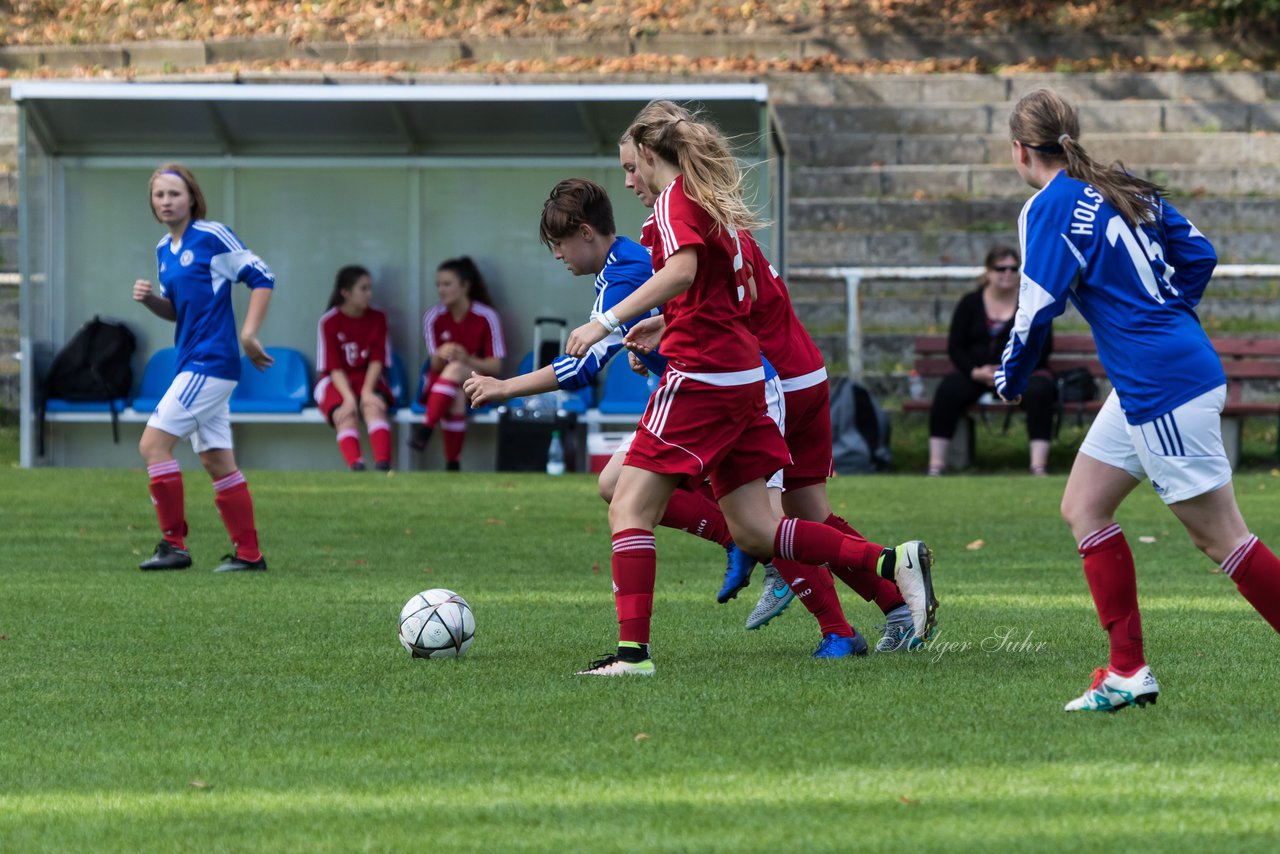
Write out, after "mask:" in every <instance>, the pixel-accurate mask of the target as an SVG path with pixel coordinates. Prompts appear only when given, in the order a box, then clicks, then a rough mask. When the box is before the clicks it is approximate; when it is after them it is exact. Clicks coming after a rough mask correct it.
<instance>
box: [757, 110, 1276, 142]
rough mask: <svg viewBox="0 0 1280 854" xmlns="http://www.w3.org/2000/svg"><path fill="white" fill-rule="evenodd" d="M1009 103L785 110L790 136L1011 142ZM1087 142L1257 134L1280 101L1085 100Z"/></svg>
mask: <svg viewBox="0 0 1280 854" xmlns="http://www.w3.org/2000/svg"><path fill="white" fill-rule="evenodd" d="M1011 107H1012V104H1011V103H1009V102H997V103H978V104H950V103H932V104H921V105H901V104H884V105H873V106H866V105H863V106H838V107H825V108H822V109H818V110H815V109H812V108H810V107H779V108H778V117H779V119H780V120H781V121H782V123H783V126H784V127H786V128H787V132H788V134H789V135H790V134H798V135H800V136H823V135H829V134H856V133H863V134H866V133H879V134H970V133H971V134H994V133H1002V134H1004V135H1005V137H1006V138H1007V136H1008V128H1009V124H1008V122H1009V111H1010V109H1011ZM1075 107H1076V111H1077V112H1078V113H1079V115H1080V125H1081V127H1082V128H1083V129H1084V134H1085V140H1084V141H1085V144H1086V146H1088V144H1089V141H1090V140H1091V139H1093V138H1094V137H1095V136H1096V135H1098V134H1105V133H1223V132H1233V133H1254V132H1256V131H1276V130H1280V102H1277V101H1263V102H1260V103H1252V104H1251V103H1245V102H1241V101H1195V102H1179V101H1118V102H1117V101H1084V102H1079V103H1076V104H1075Z"/></svg>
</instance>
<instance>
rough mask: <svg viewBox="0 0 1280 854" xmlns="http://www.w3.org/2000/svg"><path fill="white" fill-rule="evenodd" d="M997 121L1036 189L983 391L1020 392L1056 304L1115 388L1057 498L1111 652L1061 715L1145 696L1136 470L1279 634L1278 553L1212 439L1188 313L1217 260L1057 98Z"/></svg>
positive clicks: (1202, 341) (1036, 99) (1198, 336)
mask: <svg viewBox="0 0 1280 854" xmlns="http://www.w3.org/2000/svg"><path fill="white" fill-rule="evenodd" d="M1009 130H1010V136H1011V138H1012V145H1013V161H1014V167H1015V168H1016V169H1017V171H1018V174H1019V175H1020V176H1021V177H1022V178H1023V179H1024V180H1025V181H1026V182H1027V183H1028V184H1030V185H1031V186H1032V187H1034V188H1036V189H1037V190H1038V192H1037V193H1036V194H1035V195H1034V196H1032V197H1031V199H1030V200H1029V201H1028V202H1027V203H1026V205H1025V206H1024V207H1023V209H1022V215H1021V216H1020V217H1019V220H1018V231H1019V235H1020V238H1021V241H1022V257H1023V267H1022V284H1021V293H1020V296H1019V300H1018V312H1017V315H1016V318H1015V321H1014V327H1013V333H1012V335H1011V336H1010V339H1009V344H1008V346H1007V347H1006V348H1005V351H1004V357H1003V360H1002V364H1001V367H1000V369H999V370H998V371H997V372H996V376H995V385H996V390H997V391H998V392H999V393H1000V395H1001V397H1003V398H1005V399H1006V400H1011V401H1012V400H1017V399H1018V397H1019V396H1020V395H1021V394H1022V392H1023V390H1024V389H1025V388H1026V383H1027V378H1028V376H1030V374H1031V372H1032V371H1033V370H1034V368H1035V365H1036V360H1037V357H1038V356H1039V351H1040V346H1041V344H1042V342H1043V340H1044V338H1045V336H1046V335H1047V334H1048V331H1049V324H1050V322H1051V321H1052V320H1053V318H1055V317H1057V316H1058V315H1060V314H1061V313H1062V311H1063V310H1064V308H1065V307H1066V303H1067V301H1068V300H1070V301H1071V302H1072V303H1073V304H1074V305H1075V306H1076V308H1077V309H1078V310H1079V312H1080V314H1081V315H1082V316H1083V317H1084V318H1085V320H1087V321H1088V322H1089V325H1090V326H1091V327H1092V329H1093V335H1094V340H1095V341H1096V342H1097V347H1098V358H1099V359H1100V360H1101V362H1102V365H1103V367H1104V368H1105V369H1106V371H1107V376H1108V378H1109V379H1110V380H1111V384H1112V386H1113V387H1114V390H1113V391H1112V392H1111V395H1110V396H1109V397H1108V398H1107V401H1106V403H1105V405H1104V406H1103V408H1102V411H1101V412H1100V413H1099V414H1098V418H1097V420H1096V421H1094V423H1093V426H1092V427H1091V428H1090V429H1089V433H1088V435H1087V436H1086V437H1085V440H1084V442H1083V443H1082V444H1081V446H1080V453H1079V454H1078V455H1077V457H1076V461H1075V464H1074V466H1073V467H1072V469H1071V475H1070V476H1069V477H1068V479H1067V486H1066V490H1065V492H1064V494H1063V497H1062V516H1063V518H1064V519H1065V520H1066V522H1067V524H1068V525H1069V526H1070V528H1071V533H1072V535H1073V536H1074V537H1075V539H1076V542H1077V544H1078V549H1079V553H1080V555H1081V557H1082V558H1083V559H1084V574H1085V578H1086V579H1087V581H1088V584H1089V590H1090V592H1091V593H1092V594H1093V600H1094V604H1095V606H1096V607H1097V610H1098V617H1099V620H1100V621H1101V623H1102V627H1103V628H1104V629H1105V630H1106V631H1107V634H1108V636H1109V639H1110V645H1111V657H1110V662H1109V664H1108V666H1107V667H1101V668H1098V670H1097V671H1095V673H1094V678H1093V683H1092V685H1091V686H1090V688H1089V689H1088V690H1087V691H1085V693H1084V694H1083V695H1081V696H1080V697H1078V698H1076V699H1074V700H1072V701H1071V702H1069V703H1068V704H1067V706H1066V710H1067V711H1078V710H1086V711H1114V710H1116V709H1120V708H1124V707H1125V706H1129V705H1135V704H1136V705H1146V704H1148V703H1154V702H1155V700H1156V697H1157V695H1158V693H1159V690H1160V689H1159V685H1158V683H1157V682H1156V679H1155V676H1153V675H1152V673H1151V668H1150V667H1148V666H1147V662H1146V659H1145V657H1144V655H1143V647H1142V620H1141V617H1140V615H1139V613H1138V594H1137V582H1136V579H1135V574H1134V566H1133V555H1132V553H1131V552H1130V550H1129V545H1128V543H1127V542H1126V541H1125V537H1124V534H1123V533H1122V532H1121V530H1120V527H1119V526H1118V525H1117V524H1116V521H1115V513H1116V510H1117V509H1118V508H1119V506H1120V503H1121V502H1122V501H1123V500H1124V499H1125V497H1126V496H1128V495H1129V493H1131V492H1132V491H1133V490H1134V488H1135V487H1136V486H1138V484H1139V483H1140V482H1142V481H1143V480H1150V482H1151V486H1152V488H1153V489H1155V491H1156V493H1157V494H1158V495H1159V496H1160V497H1161V498H1162V499H1163V500H1164V502H1165V504H1167V505H1168V506H1169V509H1170V510H1172V511H1173V514H1174V515H1175V516H1177V517H1178V520H1179V521H1180V522H1182V524H1183V526H1184V527H1185V528H1186V529H1187V533H1189V534H1190V535H1191V540H1192V542H1193V543H1195V545H1196V546H1197V547H1198V548H1199V549H1200V550H1201V551H1202V552H1204V553H1205V554H1206V555H1207V556H1208V557H1209V558H1210V559H1212V560H1213V561H1214V562H1216V563H1218V564H1219V565H1220V566H1221V567H1222V571H1223V573H1224V574H1225V575H1226V576H1227V577H1229V578H1231V579H1232V581H1234V582H1235V584H1236V586H1237V587H1238V588H1239V590H1240V592H1241V594H1243V595H1244V597H1245V599H1247V600H1248V601H1249V603H1250V604H1251V605H1253V607H1254V608H1256V609H1257V610H1258V612H1259V613H1261V614H1262V616H1263V617H1264V618H1265V619H1266V620H1267V622H1269V623H1270V624H1271V625H1272V627H1273V628H1275V629H1276V630H1277V631H1280V560H1277V559H1276V556H1275V555H1274V554H1272V552H1271V551H1270V550H1269V549H1268V548H1267V547H1266V546H1265V545H1263V544H1262V543H1261V542H1259V540H1258V538H1257V537H1255V536H1254V535H1253V534H1251V533H1250V531H1249V528H1248V526H1247V525H1246V524H1245V521H1244V519H1243V517H1242V516H1241V515H1240V510H1239V508H1238V506H1237V505H1236V499H1235V493H1234V490H1233V489H1232V484H1231V466H1230V464H1229V462H1228V461H1227V457H1226V453H1225V451H1224V449H1223V444H1222V429H1221V418H1220V416H1221V412H1222V405H1223V401H1224V400H1225V396H1226V385H1225V383H1226V379H1225V376H1224V374H1223V370H1222V363H1221V361H1220V360H1219V358H1218V356H1217V354H1216V353H1215V352H1214V349H1213V346H1212V344H1211V343H1210V342H1209V338H1208V336H1207V335H1206V334H1205V332H1204V329H1203V328H1202V327H1201V326H1200V321H1199V318H1198V317H1197V315H1196V311H1195V307H1196V305H1197V304H1198V303H1199V301H1200V297H1201V295H1202V294H1203V293H1204V290H1205V286H1206V285H1208V283H1209V279H1210V277H1211V275H1212V274H1213V269H1214V267H1215V265H1216V264H1217V256H1216V254H1215V252H1214V249H1213V246H1212V245H1211V244H1210V243H1209V241H1208V240H1207V239H1206V238H1205V236H1204V235H1203V234H1201V233H1200V231H1199V230H1197V229H1196V227H1195V226H1194V225H1192V224H1191V223H1190V222H1188V221H1187V219H1186V218H1185V217H1183V216H1182V214H1180V213H1178V211H1177V210H1176V209H1175V208H1174V207H1173V206H1172V205H1170V204H1169V203H1168V202H1167V201H1166V200H1164V199H1163V198H1162V189H1161V188H1160V187H1158V186H1156V185H1154V184H1152V183H1150V182H1148V181H1144V180H1142V179H1140V178H1137V177H1135V176H1133V175H1130V174H1129V173H1127V172H1125V171H1124V169H1123V168H1122V167H1121V166H1120V165H1119V164H1113V165H1111V166H1109V167H1108V166H1103V165H1102V164H1100V163H1098V162H1096V161H1094V160H1093V159H1092V158H1090V157H1089V155H1088V154H1087V153H1086V151H1085V149H1084V147H1083V146H1082V145H1081V143H1080V123H1079V119H1078V117H1077V115H1076V112H1075V110H1074V109H1073V108H1072V107H1071V105H1070V104H1068V103H1067V102H1066V101H1065V100H1064V99H1063V98H1062V97H1061V96H1059V95H1058V94H1056V93H1054V92H1052V91H1050V90H1045V89H1042V90H1039V91H1036V92H1033V93H1031V94H1030V95H1027V96H1026V97H1024V98H1023V99H1022V100H1020V101H1019V102H1018V104H1017V105H1016V106H1015V107H1014V110H1013V113H1012V115H1011V116H1010V118H1009Z"/></svg>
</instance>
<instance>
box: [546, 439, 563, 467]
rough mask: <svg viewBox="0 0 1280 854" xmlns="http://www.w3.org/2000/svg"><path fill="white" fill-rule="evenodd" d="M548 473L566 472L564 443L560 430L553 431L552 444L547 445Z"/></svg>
mask: <svg viewBox="0 0 1280 854" xmlns="http://www.w3.org/2000/svg"><path fill="white" fill-rule="evenodd" d="M547 474H553V475H560V474H564V443H562V442H561V441H560V431H559V430H553V431H552V432H551V444H550V445H548V446H547Z"/></svg>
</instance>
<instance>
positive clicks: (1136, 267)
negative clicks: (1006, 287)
mask: <svg viewBox="0 0 1280 854" xmlns="http://www.w3.org/2000/svg"><path fill="white" fill-rule="evenodd" d="M1018 233H1019V238H1020V240H1021V243H1022V258H1023V263H1022V286H1021V291H1020V293H1019V296H1018V313H1017V316H1016V318H1015V320H1014V325H1013V333H1012V335H1010V337H1009V344H1008V346H1007V347H1006V348H1005V351H1004V357H1003V359H1002V364H1001V367H1000V369H999V370H998V371H997V372H996V389H997V390H998V391H999V392H1000V393H1001V394H1002V395H1004V396H1005V397H1015V396H1017V395H1019V394H1021V393H1022V392H1023V390H1024V389H1025V388H1026V385H1027V378H1028V377H1029V376H1030V375H1031V372H1032V371H1034V370H1035V366H1036V361H1037V359H1038V358H1039V355H1040V348H1041V346H1042V345H1043V343H1044V338H1045V335H1046V334H1047V333H1048V331H1049V325H1050V323H1051V322H1052V320H1053V319H1054V318H1055V317H1057V316H1058V315H1060V314H1062V312H1063V311H1064V310H1065V309H1066V305H1067V300H1071V302H1072V303H1073V304H1074V305H1075V307H1076V308H1077V309H1078V310H1079V312H1080V314H1081V315H1082V316H1083V317H1084V319H1085V320H1086V321H1088V323H1089V326H1090V327H1091V328H1092V329H1093V337H1094V341H1095V343H1096V344H1097V347H1098V359H1099V361H1101V362H1102V366H1103V368H1105V369H1106V372H1107V378H1108V379H1110V380H1111V384H1112V385H1113V386H1114V387H1115V390H1116V395H1117V396H1118V397H1119V398H1120V406H1121V408H1122V409H1123V410H1124V414H1125V418H1126V420H1128V422H1129V423H1130V424H1143V423H1146V422H1148V421H1151V420H1154V419H1155V418H1157V417H1159V416H1161V415H1163V414H1165V413H1167V412H1170V411H1171V410H1173V409H1174V408H1175V407H1177V406H1180V405H1181V404H1183V403H1186V402H1187V401H1189V400H1191V399H1192V398H1195V397H1197V396H1199V395H1201V394H1203V393H1205V392H1206V391H1209V390H1210V389H1213V388H1216V387H1218V386H1220V385H1222V384H1223V383H1224V382H1226V378H1225V375H1224V374H1223V372H1222V362H1221V361H1220V360H1219V358H1218V355H1217V353H1215V352H1214V349H1213V345H1212V344H1211V343H1210V342H1209V336H1208V335H1206V334H1205V331H1204V329H1203V328H1202V327H1201V326H1200V318H1199V317H1197V316H1196V312H1195V306H1196V305H1197V304H1198V303H1199V302H1200V297H1201V296H1202V295H1203V293H1204V289H1205V286H1206V285H1207V284H1208V283H1209V278H1210V276H1211V275H1212V274H1213V268H1214V267H1215V266H1216V265H1217V262H1218V258H1217V255H1216V254H1215V253H1214V250H1213V245H1212V244H1210V243H1209V241H1208V240H1207V239H1205V236H1204V235H1203V234H1201V233H1200V232H1199V230H1198V229H1196V227H1195V226H1194V225H1192V224H1191V223H1190V222H1188V221H1187V219H1186V218H1185V217H1183V216H1182V214H1180V213H1178V211H1177V210H1175V209H1174V207H1173V206H1172V205H1170V204H1169V203H1168V202H1166V201H1164V200H1161V201H1160V210H1159V213H1158V214H1157V216H1156V217H1155V218H1154V221H1150V222H1146V223H1143V224H1142V225H1141V226H1140V227H1138V228H1134V227H1133V226H1132V225H1130V224H1129V222H1128V221H1127V220H1125V218H1124V217H1123V216H1122V215H1121V214H1120V212H1119V211H1118V210H1116V209H1115V208H1114V207H1112V206H1111V205H1110V204H1109V203H1108V202H1107V201H1106V200H1105V199H1104V198H1103V197H1102V194H1101V193H1099V192H1098V191H1097V190H1095V189H1094V188H1093V187H1092V186H1090V185H1089V184H1086V183H1085V182H1083V181H1078V180H1076V179H1075V178H1071V177H1069V176H1068V175H1067V174H1066V173H1065V172H1059V173H1058V175H1057V176H1056V177H1055V178H1054V179H1053V180H1052V181H1050V182H1049V183H1048V184H1047V185H1046V186H1045V187H1044V189H1042V190H1041V191H1040V192H1038V193H1036V194H1035V195H1034V196H1032V197H1031V199H1030V200H1029V201H1028V202H1027V203H1026V205H1025V206H1024V207H1023V209H1022V215H1021V216H1020V217H1019V218H1018Z"/></svg>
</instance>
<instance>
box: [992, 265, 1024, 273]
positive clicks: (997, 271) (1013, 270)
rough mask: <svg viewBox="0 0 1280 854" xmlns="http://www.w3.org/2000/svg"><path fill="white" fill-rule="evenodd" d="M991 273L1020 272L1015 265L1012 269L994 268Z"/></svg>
mask: <svg viewBox="0 0 1280 854" xmlns="http://www.w3.org/2000/svg"><path fill="white" fill-rule="evenodd" d="M991 271H992V272H994V273H1016V272H1018V265H1016V264H1014V265H1013V266H1011V267H992V268H991Z"/></svg>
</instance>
